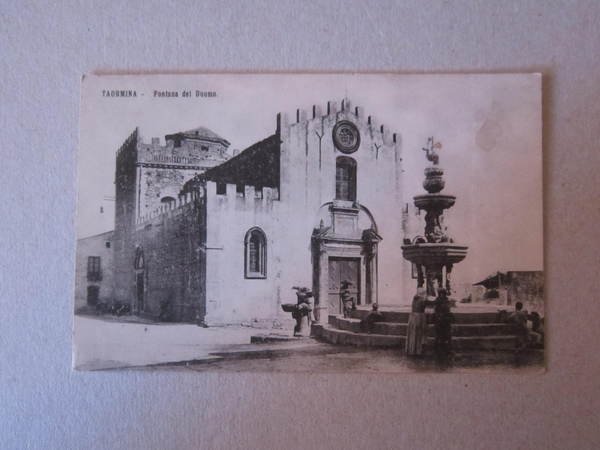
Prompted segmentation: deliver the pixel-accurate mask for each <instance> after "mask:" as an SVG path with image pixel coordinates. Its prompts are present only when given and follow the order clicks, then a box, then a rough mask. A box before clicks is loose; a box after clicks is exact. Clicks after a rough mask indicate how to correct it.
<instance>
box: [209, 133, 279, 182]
mask: <svg viewBox="0 0 600 450" xmlns="http://www.w3.org/2000/svg"><path fill="white" fill-rule="evenodd" d="M280 144H281V141H280V137H279V135H277V134H273V135H271V136H269V137H268V138H266V139H263V140H262V141H259V142H257V143H255V144H253V145H251V146H250V147H248V148H247V149H245V150H244V151H242V152H241V153H239V154H238V155H236V156H234V157H233V158H231V159H229V160H228V161H226V162H224V163H222V164H220V165H218V166H215V167H213V168H211V169H208V170H207V171H206V172H204V173H203V174H202V175H200V176H201V177H202V178H204V179H205V180H208V181H216V182H219V183H230V184H243V185H246V186H259V187H276V188H279V156H280Z"/></svg>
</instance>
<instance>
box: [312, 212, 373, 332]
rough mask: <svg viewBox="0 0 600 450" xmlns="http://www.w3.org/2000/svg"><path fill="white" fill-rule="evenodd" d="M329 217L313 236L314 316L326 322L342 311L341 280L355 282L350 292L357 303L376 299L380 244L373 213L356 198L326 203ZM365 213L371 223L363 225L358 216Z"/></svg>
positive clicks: (360, 303) (361, 303)
mask: <svg viewBox="0 0 600 450" xmlns="http://www.w3.org/2000/svg"><path fill="white" fill-rule="evenodd" d="M321 208H326V209H327V212H328V213H329V218H326V219H328V220H327V222H329V223H328V224H326V223H325V220H321V223H320V225H319V227H318V228H315V229H314V230H313V234H312V239H311V242H312V244H311V248H312V265H313V292H314V294H315V316H316V319H317V320H318V321H319V322H321V323H326V322H327V320H328V316H329V315H337V314H341V312H342V306H341V301H340V288H341V284H342V281H349V282H350V283H352V284H351V285H350V286H349V290H350V295H351V296H352V297H354V299H355V302H356V304H357V305H366V304H369V303H374V302H376V301H377V245H378V244H379V242H380V241H381V236H379V235H378V234H377V225H376V224H375V221H374V220H373V217H372V216H371V213H370V212H369V211H368V210H367V209H366V208H365V207H363V206H360V205H358V204H357V203H355V202H350V201H344V200H335V201H333V202H331V203H326V204H325V205H323V206H322V207H321ZM359 214H364V215H365V217H366V218H367V219H368V220H370V222H371V226H370V227H369V228H366V229H360V228H359V226H358V216H359Z"/></svg>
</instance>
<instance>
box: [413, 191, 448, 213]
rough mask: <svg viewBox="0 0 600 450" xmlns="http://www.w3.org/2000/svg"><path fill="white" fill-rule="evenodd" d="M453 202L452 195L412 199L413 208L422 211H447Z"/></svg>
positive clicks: (431, 195)
mask: <svg viewBox="0 0 600 450" xmlns="http://www.w3.org/2000/svg"><path fill="white" fill-rule="evenodd" d="M455 201H456V197H455V196H454V195H445V194H423V195H416V196H415V197H414V202H415V206H416V207H417V208H419V209H424V210H430V209H440V210H441V209H448V208H450V207H451V206H452V205H454V202H455Z"/></svg>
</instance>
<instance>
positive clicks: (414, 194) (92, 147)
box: [73, 73, 546, 373]
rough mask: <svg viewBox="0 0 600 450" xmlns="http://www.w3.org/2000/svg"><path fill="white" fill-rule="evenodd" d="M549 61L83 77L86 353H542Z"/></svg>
mask: <svg viewBox="0 0 600 450" xmlns="http://www.w3.org/2000/svg"><path fill="white" fill-rule="evenodd" d="M541 117H542V115H541V75H540V74H453V75H433V74H432V75H400V74H384V73H381V74H347V73H341V74H291V73H286V74H195V75H194V74H171V75H86V76H84V77H83V80H82V99H81V133H80V149H79V155H78V183H79V195H78V203H77V254H76V280H75V293H74V333H73V366H74V367H75V368H76V369H79V370H98V369H110V368H125V367H136V368H139V367H151V368H153V369H159V368H160V369H165V368H166V369H176V368H177V369H180V370H197V371H215V370H216V371H228V370H230V371H266V372H315V373H318V372H385V373H390V372H392V373H394V372H397V373H410V372H423V371H439V370H443V371H482V370H511V371H514V370H516V371H522V372H528V371H539V370H540V369H543V367H544V333H545V331H546V330H545V328H544V319H545V314H546V311H545V308H544V291H543V285H544V274H543V236H542V231H543V230H542V141H541V136H542V120H541Z"/></svg>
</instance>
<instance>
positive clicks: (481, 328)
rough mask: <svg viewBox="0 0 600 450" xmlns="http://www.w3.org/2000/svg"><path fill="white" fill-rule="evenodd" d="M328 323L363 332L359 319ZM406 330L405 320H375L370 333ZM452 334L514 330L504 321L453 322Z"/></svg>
mask: <svg viewBox="0 0 600 450" xmlns="http://www.w3.org/2000/svg"><path fill="white" fill-rule="evenodd" d="M329 325H331V326H332V327H333V328H337V329H339V330H344V331H350V332H352V333H362V332H363V330H361V327H360V319H354V318H343V317H341V316H329ZM407 330H408V323H407V322H404V323H398V322H377V323H375V324H374V325H373V329H372V333H371V334H382V335H392V336H406V332H407ZM427 335H428V336H431V337H434V336H435V328H434V325H433V324H430V325H428V330H427ZM452 336H456V337H469V336H514V330H513V327H512V326H511V325H509V324H505V323H455V324H453V325H452Z"/></svg>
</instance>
